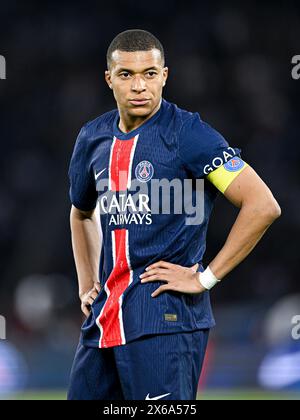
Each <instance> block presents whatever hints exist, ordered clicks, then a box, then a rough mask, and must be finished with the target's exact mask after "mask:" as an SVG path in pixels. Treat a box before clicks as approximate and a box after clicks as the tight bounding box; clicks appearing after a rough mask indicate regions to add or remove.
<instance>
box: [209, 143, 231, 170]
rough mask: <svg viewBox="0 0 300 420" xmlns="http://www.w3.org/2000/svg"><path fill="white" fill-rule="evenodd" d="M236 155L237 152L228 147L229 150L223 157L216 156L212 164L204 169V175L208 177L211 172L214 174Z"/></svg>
mask: <svg viewBox="0 0 300 420" xmlns="http://www.w3.org/2000/svg"><path fill="white" fill-rule="evenodd" d="M235 154H236V152H235V150H234V149H233V148H232V147H228V148H227V150H224V151H223V153H222V154H221V156H216V157H215V158H214V159H213V161H212V162H211V164H209V165H206V166H205V167H204V174H205V175H208V174H209V173H210V172H213V171H214V170H215V169H218V168H220V167H221V166H223V165H224V164H225V163H227V162H228V161H229V160H231V159H232V158H233V157H234V155H235Z"/></svg>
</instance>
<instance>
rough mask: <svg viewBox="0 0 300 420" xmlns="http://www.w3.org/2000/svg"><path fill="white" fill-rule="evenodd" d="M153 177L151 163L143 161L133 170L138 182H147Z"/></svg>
mask: <svg viewBox="0 0 300 420" xmlns="http://www.w3.org/2000/svg"><path fill="white" fill-rule="evenodd" d="M153 175H154V168H153V165H152V163H151V162H149V161H148V160H143V161H142V162H140V163H139V164H138V165H137V167H136V168H135V177H136V178H137V179H138V180H139V181H140V182H149V181H150V180H151V179H152V178H153Z"/></svg>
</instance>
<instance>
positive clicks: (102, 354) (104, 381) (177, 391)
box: [68, 329, 209, 400]
mask: <svg viewBox="0 0 300 420" xmlns="http://www.w3.org/2000/svg"><path fill="white" fill-rule="evenodd" d="M208 335H209V330H208V329H205V330H199V331H193V332H184V333H179V334H161V335H148V336H144V337H141V338H140V339H138V340H136V341H132V342H130V343H127V344H125V345H123V346H117V347H110V348H104V349H97V348H91V347H85V346H83V345H82V344H79V345H78V348H77V351H76V355H75V359H74V362H73V366H72V371H71V376H70V384H69V390H68V400H195V399H196V396H197V386H198V381H199V378H200V373H201V369H202V364H203V359H204V355H205V351H206V347H207V341H208Z"/></svg>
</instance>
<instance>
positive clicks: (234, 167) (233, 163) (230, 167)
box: [224, 157, 245, 172]
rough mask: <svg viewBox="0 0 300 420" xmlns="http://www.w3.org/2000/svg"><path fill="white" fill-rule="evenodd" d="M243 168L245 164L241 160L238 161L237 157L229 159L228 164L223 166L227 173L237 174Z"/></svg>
mask: <svg viewBox="0 0 300 420" xmlns="http://www.w3.org/2000/svg"><path fill="white" fill-rule="evenodd" d="M244 166H245V162H244V161H242V159H240V158H239V157H235V158H233V159H231V160H230V161H229V162H227V163H226V164H225V165H224V168H225V169H226V171H229V172H238V171H240V170H241V169H242V168H243V167H244Z"/></svg>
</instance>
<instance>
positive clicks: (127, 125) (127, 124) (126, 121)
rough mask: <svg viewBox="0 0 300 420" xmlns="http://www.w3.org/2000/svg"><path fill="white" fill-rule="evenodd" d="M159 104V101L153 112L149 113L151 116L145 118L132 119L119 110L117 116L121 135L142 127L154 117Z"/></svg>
mask: <svg viewBox="0 0 300 420" xmlns="http://www.w3.org/2000/svg"><path fill="white" fill-rule="evenodd" d="M161 102H162V101H160V102H159V104H158V105H157V107H155V108H154V110H153V111H152V112H151V114H149V115H147V116H146V117H132V116H131V115H128V114H126V113H123V112H122V111H120V109H119V115H120V121H119V129H120V130H121V131H122V132H123V133H129V132H130V131H133V130H136V129H137V128H139V127H140V126H141V125H143V124H144V123H145V122H146V121H148V120H149V119H150V118H152V117H153V115H155V114H156V113H157V112H158V111H159V109H160V106H161Z"/></svg>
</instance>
